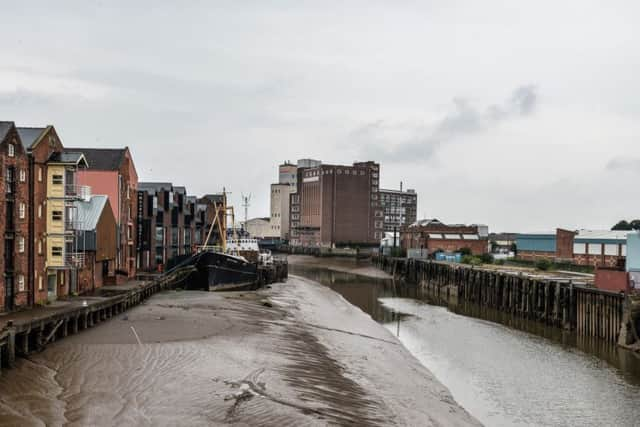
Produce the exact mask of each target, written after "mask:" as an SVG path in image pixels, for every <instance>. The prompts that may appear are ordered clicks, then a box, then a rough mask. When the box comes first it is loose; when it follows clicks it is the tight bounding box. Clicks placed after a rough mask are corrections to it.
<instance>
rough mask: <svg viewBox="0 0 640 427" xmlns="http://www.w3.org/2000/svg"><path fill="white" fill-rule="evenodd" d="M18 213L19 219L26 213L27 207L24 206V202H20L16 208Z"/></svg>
mask: <svg viewBox="0 0 640 427" xmlns="http://www.w3.org/2000/svg"><path fill="white" fill-rule="evenodd" d="M18 209H19V210H18V215H19V216H20V219H24V216H25V215H26V212H27V207H26V206H25V204H24V203H20V206H19V208H18Z"/></svg>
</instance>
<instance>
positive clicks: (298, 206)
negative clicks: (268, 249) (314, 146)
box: [290, 161, 384, 247]
mask: <svg viewBox="0 0 640 427" xmlns="http://www.w3.org/2000/svg"><path fill="white" fill-rule="evenodd" d="M297 174H298V176H297V185H296V193H294V194H291V195H290V224H291V230H290V235H291V237H290V245H291V246H302V247H336V246H351V245H353V246H362V245H376V244H378V243H379V241H380V239H381V238H382V237H383V233H384V215H383V210H382V208H381V207H380V199H379V191H378V186H379V175H380V166H379V165H378V164H377V163H375V162H371V161H369V162H357V163H354V164H353V165H351V166H344V165H328V164H319V165H316V166H312V167H298V171H297Z"/></svg>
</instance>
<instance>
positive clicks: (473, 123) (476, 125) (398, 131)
mask: <svg viewBox="0 0 640 427" xmlns="http://www.w3.org/2000/svg"><path fill="white" fill-rule="evenodd" d="M537 103H538V94H537V89H536V87H535V86H534V85H525V86H520V87H518V88H516V89H515V90H514V91H513V92H512V93H511V96H510V97H509V98H508V99H507V100H506V101H505V102H503V103H502V104H494V105H490V106H488V107H486V108H482V109H479V108H476V107H474V106H473V105H471V103H470V102H469V101H468V100H466V99H464V98H455V99H454V100H453V109H452V111H451V112H449V113H448V114H446V115H445V116H444V117H442V118H441V119H440V120H438V121H437V122H436V123H433V124H431V125H428V124H424V123H419V124H393V123H387V122H385V121H383V120H377V121H375V122H371V123H367V124H365V125H364V126H362V127H360V128H358V129H356V130H354V131H353V132H351V134H350V135H349V138H350V140H351V141H352V142H354V143H355V144H356V145H357V146H358V147H359V149H360V151H361V155H365V153H366V155H367V156H369V157H371V156H372V155H373V156H374V157H373V158H375V159H377V160H382V159H384V160H385V161H389V162H400V163H402V162H410V163H415V162H420V161H425V160H429V159H430V158H431V157H433V156H434V155H435V153H436V152H437V151H438V149H440V147H441V146H442V145H444V144H448V143H450V142H453V141H455V140H456V139H458V138H460V137H464V136H471V135H474V134H478V133H481V132H486V131H487V130H488V129H490V128H491V127H493V126H497V125H498V124H500V123H501V122H504V121H506V120H511V119H515V118H521V117H527V116H529V115H531V114H533V113H534V112H535V110H536V107H537Z"/></svg>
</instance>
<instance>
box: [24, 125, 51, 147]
mask: <svg viewBox="0 0 640 427" xmlns="http://www.w3.org/2000/svg"><path fill="white" fill-rule="evenodd" d="M17 129H18V135H20V139H21V140H22V145H24V146H25V148H31V147H33V144H34V143H35V142H36V141H37V140H38V139H39V138H40V135H42V133H43V132H44V131H45V130H47V128H46V127H45V128H17Z"/></svg>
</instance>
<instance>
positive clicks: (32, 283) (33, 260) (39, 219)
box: [18, 125, 70, 304]
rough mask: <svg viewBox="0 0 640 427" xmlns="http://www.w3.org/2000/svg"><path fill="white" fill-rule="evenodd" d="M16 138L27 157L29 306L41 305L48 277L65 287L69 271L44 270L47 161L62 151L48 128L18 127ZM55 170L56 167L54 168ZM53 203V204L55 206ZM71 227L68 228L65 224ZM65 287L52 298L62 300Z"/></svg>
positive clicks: (47, 290)
mask: <svg viewBox="0 0 640 427" xmlns="http://www.w3.org/2000/svg"><path fill="white" fill-rule="evenodd" d="M18 134H19V135H20V138H21V139H22V143H23V144H24V147H25V148H26V150H27V154H28V156H29V182H30V185H29V215H30V217H31V218H32V220H31V221H30V222H29V235H30V236H31V238H30V239H29V245H28V250H29V258H30V262H29V264H30V269H29V289H30V291H31V295H30V296H31V303H32V304H33V303H36V304H38V303H42V302H44V301H46V300H47V299H48V298H49V294H50V292H49V289H48V280H49V277H48V276H49V273H51V274H52V275H56V276H59V277H56V281H57V282H60V283H63V284H64V283H68V282H69V280H70V277H69V276H70V275H69V269H67V270H63V269H58V270H57V271H55V272H54V271H53V270H49V271H48V269H47V222H48V219H47V214H46V213H47V212H46V211H47V209H46V206H47V199H48V198H49V197H50V195H49V194H48V179H47V177H48V176H49V173H48V170H49V167H48V166H49V159H50V158H51V157H52V156H53V155H54V154H56V153H61V152H62V150H63V146H62V142H61V140H60V138H59V136H58V134H57V132H56V130H55V128H54V127H53V126H51V125H49V126H44V127H18ZM54 167H55V166H54ZM54 203H55V202H54ZM68 225H70V224H68ZM63 291H64V287H62V288H60V289H56V290H55V292H53V290H52V292H51V296H52V297H57V296H62V295H63V294H62V292H63Z"/></svg>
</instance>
